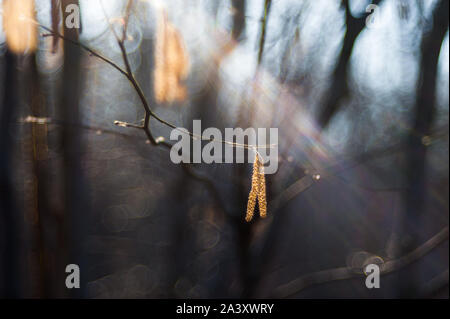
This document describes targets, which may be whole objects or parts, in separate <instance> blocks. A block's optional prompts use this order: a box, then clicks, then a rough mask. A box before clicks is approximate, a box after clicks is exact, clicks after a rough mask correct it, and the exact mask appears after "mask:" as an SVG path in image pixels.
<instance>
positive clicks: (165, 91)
mask: <svg viewBox="0 0 450 319" xmlns="http://www.w3.org/2000/svg"><path fill="white" fill-rule="evenodd" d="M188 72H189V57H188V54H187V52H186V49H185V46H184V43H183V39H182V37H181V35H180V33H179V31H178V30H177V29H176V28H175V26H174V25H173V24H172V23H170V21H169V20H168V18H167V13H166V11H164V10H161V12H160V14H159V18H158V27H157V34H156V45H155V74H154V75H155V78H154V90H155V98H156V101H158V102H159V103H172V102H177V101H183V100H184V99H185V98H186V95H187V93H186V87H185V86H184V83H183V81H184V80H185V79H186V77H187V75H188Z"/></svg>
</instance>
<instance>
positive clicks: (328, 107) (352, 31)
mask: <svg viewBox="0 0 450 319" xmlns="http://www.w3.org/2000/svg"><path fill="white" fill-rule="evenodd" d="M381 1H382V0H374V1H372V3H373V4H375V5H379V4H380V3H381ZM343 5H344V7H345V23H346V26H347V31H346V32H345V37H344V43H343V44H342V49H341V53H340V54H339V59H338V62H337V64H336V67H335V68H334V71H333V75H332V78H331V85H330V87H329V89H328V91H327V92H326V94H325V99H324V102H323V104H322V105H323V106H322V109H321V110H320V115H319V124H320V125H321V126H322V127H326V126H327V125H328V124H329V122H330V120H331V119H332V117H333V116H334V115H335V114H336V112H337V111H338V110H339V107H340V106H341V105H340V104H341V103H342V101H343V99H344V98H345V97H346V96H347V94H348V83H347V81H348V65H349V63H350V58H351V56H352V53H353V47H354V46H355V42H356V39H357V38H358V36H359V35H360V33H361V32H362V31H363V30H364V28H365V26H366V18H367V14H365V15H363V16H362V17H360V18H355V17H353V16H352V13H351V11H350V1H349V0H343Z"/></svg>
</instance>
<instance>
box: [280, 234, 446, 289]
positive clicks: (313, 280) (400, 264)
mask: <svg viewBox="0 0 450 319" xmlns="http://www.w3.org/2000/svg"><path fill="white" fill-rule="evenodd" d="M448 235H449V229H448V227H445V228H444V229H443V230H441V231H440V232H439V233H438V234H436V235H435V236H433V237H432V238H431V239H429V240H428V241H427V242H426V243H424V244H423V245H421V246H419V247H418V248H416V249H415V250H413V251H411V252H410V253H409V254H406V255H405V256H403V257H400V258H398V259H394V260H390V261H388V262H386V263H384V264H382V265H380V271H381V275H386V274H389V273H392V272H395V271H398V270H400V269H402V268H404V267H405V266H407V265H409V264H411V263H413V262H415V261H416V260H418V259H420V258H422V257H423V256H426V255H427V254H428V253H430V252H431V251H432V250H433V249H435V248H436V247H438V246H439V245H440V244H441V243H443V242H444V241H445V240H447V239H448ZM363 276H364V272H363V270H362V269H351V268H348V267H341V268H334V269H329V270H323V271H319V272H314V273H311V274H307V275H303V276H301V277H299V278H297V279H295V280H292V281H291V282H289V283H287V284H285V285H282V286H279V287H278V288H276V289H275V292H274V295H275V296H276V297H277V298H288V297H291V296H293V295H295V294H297V293H299V292H300V291H302V290H303V289H305V288H308V287H310V286H313V285H318V284H323V283H327V282H331V281H336V280H347V279H351V278H358V277H363Z"/></svg>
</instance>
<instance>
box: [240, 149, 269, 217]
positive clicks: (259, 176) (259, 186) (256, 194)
mask: <svg viewBox="0 0 450 319" xmlns="http://www.w3.org/2000/svg"><path fill="white" fill-rule="evenodd" d="M256 200H258V206H259V215H260V216H261V217H262V218H265V217H266V216H267V198H266V178H265V176H264V165H263V163H262V162H261V161H260V158H259V155H258V154H256V156H255V162H254V164H253V174H252V188H251V190H250V194H249V196H248V204H247V214H246V216H245V220H246V221H247V222H250V221H251V220H252V219H253V214H254V210H255V206H256Z"/></svg>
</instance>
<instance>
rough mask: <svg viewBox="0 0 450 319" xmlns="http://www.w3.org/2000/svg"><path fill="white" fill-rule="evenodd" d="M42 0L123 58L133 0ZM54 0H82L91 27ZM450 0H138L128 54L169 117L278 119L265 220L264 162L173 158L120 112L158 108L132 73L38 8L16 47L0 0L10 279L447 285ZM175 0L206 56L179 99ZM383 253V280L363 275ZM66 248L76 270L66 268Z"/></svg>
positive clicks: (122, 290) (339, 288)
mask: <svg viewBox="0 0 450 319" xmlns="http://www.w3.org/2000/svg"><path fill="white" fill-rule="evenodd" d="M8 1H11V0H0V3H2V4H3V8H5V6H6V4H5V3H6V2H8ZM21 1H22V2H23V1H25V2H26V1H28V0H20V1H18V2H21ZM32 2H34V3H35V6H34V9H35V11H34V14H33V15H34V19H36V20H37V21H38V23H39V24H40V25H43V26H45V27H47V28H50V29H53V30H54V29H55V26H56V28H58V29H59V30H61V32H63V33H64V35H65V36H66V37H68V38H69V39H72V40H73V41H75V42H79V43H82V44H83V45H85V46H86V47H88V48H90V49H93V50H95V51H96V52H99V53H101V54H103V55H104V56H107V57H108V58H110V59H111V60H112V61H114V62H115V63H117V64H118V65H119V66H121V67H125V65H124V61H123V57H122V55H121V51H120V48H119V46H118V44H117V41H116V38H115V37H114V30H119V32H120V30H121V29H122V28H123V21H124V19H123V17H124V15H126V12H127V10H128V9H129V8H128V7H127V6H128V0H108V1H106V0H89V1H87V0H79V1H78V0H61V1H52V0H36V1H32ZM55 3H56V4H55ZM58 3H59V4H61V5H62V7H63V8H64V7H65V6H67V5H70V4H77V5H80V8H81V28H80V29H79V30H74V29H68V28H67V27H66V26H65V25H64V24H63V23H61V21H64V19H65V18H66V17H67V13H66V12H65V10H62V12H64V14H63V16H62V17H59V18H58V19H55V17H57V16H59V15H60V13H59V10H56V11H55V5H57V4H58ZM371 4H372V5H375V6H376V7H373V6H370V7H368V6H369V5H371ZM448 6H449V1H447V0H416V1H414V0H378V1H370V0H343V1H340V0H316V1H307V0H273V1H270V0H213V1H211V0H189V1H187V0H167V1H156V0H155V1H153V0H151V1H150V0H149V1H143V0H135V1H133V2H132V4H131V9H130V10H129V12H130V16H129V18H128V19H129V21H128V37H127V40H126V42H125V46H126V50H127V52H128V60H129V62H130V68H131V70H132V71H133V72H134V74H135V77H136V79H137V80H138V81H139V83H140V85H141V87H142V89H143V91H144V93H145V96H146V99H147V100H148V102H149V104H150V105H151V107H152V109H153V110H154V111H155V112H156V113H157V114H158V115H159V116H160V117H161V118H163V119H165V120H168V121H169V122H171V123H174V124H175V125H177V126H179V127H185V128H188V129H192V121H193V120H194V119H201V120H202V127H203V128H207V127H217V128H219V129H221V130H223V129H224V128H226V127H243V128H246V127H255V128H258V127H267V128H269V127H276V128H278V129H279V170H278V172H277V173H276V174H274V175H268V176H267V177H266V178H267V190H268V194H267V196H268V202H269V208H268V218H267V219H264V220H263V219H259V218H255V220H254V221H253V222H251V223H246V222H245V220H244V217H245V210H246V206H247V196H248V192H249V190H250V178H251V171H252V166H251V164H212V165H206V164H196V165H190V166H189V168H186V167H185V168H183V167H182V166H180V165H176V164H173V163H172V162H171V160H170V156H169V150H168V149H166V148H164V147H159V146H153V145H152V144H151V143H149V142H148V141H147V137H146V136H145V134H144V132H143V131H140V130H136V129H133V128H125V127H118V126H116V125H114V122H115V121H124V122H129V123H140V121H141V119H142V118H144V116H145V111H144V108H143V106H142V103H141V100H140V99H139V96H138V95H137V93H136V91H135V89H134V88H133V86H132V85H131V84H130V82H129V81H128V79H127V78H126V77H125V76H124V75H123V74H121V73H120V72H118V71H117V70H116V69H114V68H113V67H111V66H110V65H108V64H107V63H105V62H104V61H102V60H100V59H98V58H97V57H95V56H92V54H89V53H88V52H86V50H84V49H83V48H81V47H80V46H77V45H74V44H73V43H71V42H70V41H61V39H59V41H57V40H54V38H55V37H52V36H48V34H46V33H48V32H47V31H46V30H45V29H43V28H40V27H37V30H36V31H35V32H36V34H37V35H38V43H37V46H36V48H35V49H33V48H32V44H30V42H28V45H29V46H30V47H29V48H28V49H27V50H22V51H21V52H17V50H14V48H13V47H12V40H9V39H12V38H8V37H12V36H13V35H8V32H9V30H8V29H7V28H8V26H7V25H8V23H7V20H8V19H9V18H11V17H8V16H6V14H5V12H4V11H5V10H2V11H3V12H2V14H0V22H1V23H0V25H1V26H0V70H1V71H0V74H1V78H0V101H1V102H0V275H1V276H0V296H1V297H3V298H68V297H76V298H267V297H276V298H448V292H449V288H448V262H449V257H448V254H449V247H448V216H449V215H448V198H449V197H448V185H449V181H448V176H449V159H448V155H449V151H448V146H449V144H448V136H449V135H448V129H449V117H448V114H449V112H448V106H449V94H448V92H449V90H448V88H449V82H448V81H449V34H448V23H449V18H448V14H449V13H448V12H449V8H448ZM366 9H370V10H367V11H366ZM55 12H56V13H55ZM162 12H166V13H167V18H168V20H169V21H170V23H172V24H173V25H174V26H175V28H176V30H177V32H179V36H180V38H181V39H182V41H183V43H184V46H185V50H186V54H187V56H188V57H189V61H190V70H189V75H188V77H187V79H186V81H185V83H184V85H185V86H186V88H187V93H188V94H187V96H186V98H185V99H183V100H182V101H176V102H174V103H159V102H158V100H157V99H156V98H155V92H154V81H155V78H154V69H155V61H157V59H158V55H157V54H155V49H154V48H155V42H156V40H157V39H156V37H157V34H158V22H157V21H158V17H159V16H161V14H163V13H162ZM5 21H6V22H5ZM5 26H6V28H5ZM21 30H23V29H21ZM25 35H26V33H25ZM16 36H17V35H16ZM28 36H29V35H28ZM18 37H19V39H21V40H24V39H26V38H24V33H23V32H22V34H20V35H19V36H18ZM24 41H25V43H26V44H27V42H26V41H27V40H24ZM5 42H8V44H9V45H8V44H7V43H5ZM19 42H20V41H19ZM230 44H231V45H230ZM19 51H20V50H19ZM150 125H151V128H152V132H153V134H154V136H164V137H165V138H166V139H168V138H169V136H170V131H171V129H170V128H169V127H167V126H164V125H162V124H161V123H159V122H158V121H156V120H155V119H152V120H151V122H150ZM371 263H376V264H379V265H380V267H381V268H380V269H381V273H382V275H381V288H380V289H368V288H366V286H365V276H364V274H363V271H362V270H363V268H364V266H365V265H367V264H371ZM68 264H77V265H79V266H80V269H81V288H80V289H72V290H69V289H67V288H66V286H65V278H66V276H67V274H66V273H65V267H66V265H68Z"/></svg>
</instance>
